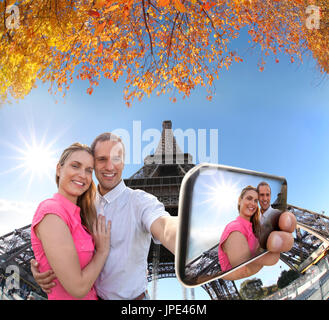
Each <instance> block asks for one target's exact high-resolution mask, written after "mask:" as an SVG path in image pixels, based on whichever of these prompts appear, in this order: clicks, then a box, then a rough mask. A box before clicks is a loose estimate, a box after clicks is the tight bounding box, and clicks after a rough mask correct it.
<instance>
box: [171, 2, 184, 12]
mask: <svg viewBox="0 0 329 320" xmlns="http://www.w3.org/2000/svg"><path fill="white" fill-rule="evenodd" d="M173 1H174V6H175V8H176V9H177V10H178V11H179V12H181V13H185V12H186V8H185V6H184V5H183V4H182V2H181V1H180V0H173Z"/></svg>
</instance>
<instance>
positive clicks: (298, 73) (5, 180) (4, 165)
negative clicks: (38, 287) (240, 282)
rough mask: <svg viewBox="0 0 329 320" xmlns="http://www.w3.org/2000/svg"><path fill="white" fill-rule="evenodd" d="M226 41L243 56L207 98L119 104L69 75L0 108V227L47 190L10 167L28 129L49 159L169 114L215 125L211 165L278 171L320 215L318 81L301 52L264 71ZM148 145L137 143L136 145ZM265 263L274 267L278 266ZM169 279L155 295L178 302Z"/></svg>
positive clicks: (328, 133) (325, 138)
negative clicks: (60, 91)
mask: <svg viewBox="0 0 329 320" xmlns="http://www.w3.org/2000/svg"><path fill="white" fill-rule="evenodd" d="M234 45H236V48H237V50H238V53H239V54H240V56H242V58H244V62H243V63H239V64H237V63H234V64H233V65H232V66H231V68H230V70H229V71H226V70H223V71H222V72H221V74H220V79H219V80H216V81H215V86H216V92H215V95H214V97H213V100H212V101H211V102H209V101H208V100H207V99H206V91H205V90H203V89H200V88H198V89H197V90H195V91H194V92H193V93H192V94H191V96H190V97H189V98H187V99H184V100H183V99H181V97H180V96H179V95H178V94H177V102H176V103H171V102H170V101H169V96H161V97H157V96H156V95H152V96H151V98H144V99H143V100H142V102H135V103H134V104H133V106H132V107H131V108H127V107H126V106H125V104H124V101H123V86H124V81H123V80H122V81H119V82H118V83H116V84H114V83H113V82H111V81H107V80H104V79H103V81H101V83H100V86H99V87H97V88H96V89H95V90H94V92H93V94H92V95H91V96H89V95H88V94H86V89H87V87H88V84H87V83H86V82H81V81H80V82H79V81H77V80H76V81H75V82H74V83H73V85H72V88H71V89H70V90H69V92H68V93H67V96H66V98H65V99H62V98H60V97H58V98H57V100H58V102H57V103H55V100H56V97H55V96H53V95H50V94H49V93H48V92H47V90H48V86H47V85H42V84H38V88H36V89H34V90H32V91H31V93H30V94H29V95H28V96H27V97H26V98H25V99H24V100H22V101H20V102H18V103H13V104H12V105H4V106H2V107H1V109H0V129H1V131H0V132H1V136H0V147H1V154H0V233H1V234H4V233H5V232H8V231H10V230H12V229H13V228H17V227H21V226H24V225H26V224H28V223H30V221H31V219H32V215H33V210H34V206H35V204H37V203H38V202H40V201H42V200H43V199H45V198H46V197H49V196H51V195H52V194H53V193H54V192H56V187H55V183H54V181H53V179H49V177H48V176H47V175H43V176H41V177H38V176H34V179H33V180H32V179H31V171H29V170H27V172H26V173H25V174H23V172H24V168H23V167H22V168H17V169H16V170H14V168H16V167H18V166H20V165H26V163H24V161H22V160H21V159H18V157H22V151H24V150H25V151H26V149H27V145H31V144H32V137H33V136H34V137H35V140H36V142H37V144H40V143H41V142H42V141H43V145H44V146H49V150H50V151H51V152H53V157H54V158H57V157H58V156H59V155H60V153H61V151H62V150H63V149H64V148H65V147H67V146H68V145H69V144H71V143H73V142H75V141H80V142H82V143H86V144H90V143H91V142H92V141H93V139H94V137H96V136H97V135H98V134H100V133H102V132H105V131H113V130H115V129H125V130H127V131H128V132H129V133H130V135H131V139H133V137H132V129H133V124H134V122H135V123H136V122H138V123H139V124H140V125H141V131H142V133H144V132H145V131H146V130H148V129H153V130H159V131H161V126H162V121H163V120H172V123H173V128H174V129H177V128H180V129H182V130H183V131H184V130H187V129H189V128H192V129H193V130H195V131H196V132H197V130H198V129H206V132H207V136H208V139H209V132H210V129H217V130H218V162H219V163H220V164H225V165H229V166H235V167H240V168H245V169H250V170H255V171H261V172H266V173H269V174H274V175H279V176H284V177H285V178H286V179H287V183H288V203H290V204H293V205H296V206H299V207H302V208H306V209H309V210H312V211H316V212H321V211H325V213H326V214H327V215H328V210H329V197H328V190H329V171H328V164H329V151H328V150H329V148H328V145H329V90H328V89H329V82H328V79H327V78H325V77H324V76H323V75H321V74H320V73H319V72H318V71H317V69H316V67H315V65H314V61H313V60H312V58H309V57H305V60H304V62H303V64H301V63H299V62H298V61H297V62H295V63H293V64H292V63H291V62H290V59H289V57H286V56H283V55H282V56H279V59H280V62H279V63H275V62H274V57H273V56H272V57H271V56H270V57H269V58H268V59H267V61H268V62H267V64H266V65H265V70H264V71H263V72H259V71H258V68H257V62H258V58H259V55H258V52H257V51H246V50H245V49H246V47H247V45H248V44H247V42H246V41H243V39H242V40H240V41H238V42H236V43H235V44H234ZM24 141H25V143H24ZM148 143H150V142H149V141H142V142H141V146H142V148H144V147H145V146H146V145H147V144H148ZM185 147H186V146H185ZM181 148H182V149H183V146H181ZM19 150H20V151H19ZM184 151H185V152H187V151H188V150H186V149H185V150H184ZM208 152H209V150H208ZM140 167H141V164H129V165H126V167H125V170H124V173H123V177H124V178H128V177H130V176H131V175H132V174H133V173H134V172H136V171H137V170H138V169H139V168H140ZM54 172H55V171H54V168H53V171H51V170H50V171H49V172H48V175H50V176H51V177H52V176H54ZM271 268H275V267H268V268H264V271H263V272H262V274H261V277H262V279H264V281H263V282H264V283H265V284H267V283H269V282H271V279H270V276H271V275H272V277H273V274H274V273H273V272H272V271H271V270H272V269H271ZM281 268H282V266H281ZM273 270H274V269H273ZM275 270H276V272H279V271H280V270H281V269H280V266H277V267H276V268H275ZM257 276H258V275H257ZM172 281H173V282H174V283H177V280H176V279H174V280H172ZM273 282H274V280H273ZM166 284H168V285H167V287H166ZM162 286H163V289H161V288H162ZM172 286H173V284H172V282H171V281H170V280H161V281H160V282H159V288H158V298H160V299H161V298H163V299H180V298H181V297H182V289H181V288H180V287H177V290H172V289H171V290H170V289H168V288H172ZM169 290H170V293H169ZM196 291H198V293H196V298H199V299H202V298H206V296H205V295H204V293H203V292H202V291H203V290H202V289H199V290H196ZM199 292H200V293H199Z"/></svg>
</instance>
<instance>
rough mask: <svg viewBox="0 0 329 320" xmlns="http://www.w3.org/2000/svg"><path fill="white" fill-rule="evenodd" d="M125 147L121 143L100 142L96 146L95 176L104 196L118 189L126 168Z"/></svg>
mask: <svg viewBox="0 0 329 320" xmlns="http://www.w3.org/2000/svg"><path fill="white" fill-rule="evenodd" d="M123 159H124V155H123V146H122V144H121V142H117V141H112V140H106V141H98V142H97V144H96V146H95V175H96V177H97V180H98V182H99V191H100V193H101V194H102V195H104V194H106V193H108V192H109V191H111V190H112V189H113V188H114V187H116V186H117V185H118V184H119V183H120V181H121V176H122V170H123V167H124V160H123Z"/></svg>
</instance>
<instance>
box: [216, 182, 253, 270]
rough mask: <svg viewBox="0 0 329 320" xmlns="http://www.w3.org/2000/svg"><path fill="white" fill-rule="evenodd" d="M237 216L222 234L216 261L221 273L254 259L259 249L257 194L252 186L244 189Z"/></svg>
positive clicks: (240, 197)
mask: <svg viewBox="0 0 329 320" xmlns="http://www.w3.org/2000/svg"><path fill="white" fill-rule="evenodd" d="M238 210H239V216H238V217H237V219H236V220H234V221H232V222H230V223H229V224H228V225H227V226H226V227H225V229H224V232H223V233H222V236H221V239H220V242H219V247H218V260H219V264H220V266H221V270H222V271H228V270H230V269H232V268H234V267H236V266H238V265H240V264H241V263H243V262H246V261H248V260H249V259H250V258H252V257H254V256H255V255H256V253H257V251H258V248H259V242H258V239H257V237H256V234H257V233H258V228H259V208H258V192H257V189H256V188H254V187H252V186H247V187H246V188H244V189H243V190H242V192H241V194H240V196H239V200H238Z"/></svg>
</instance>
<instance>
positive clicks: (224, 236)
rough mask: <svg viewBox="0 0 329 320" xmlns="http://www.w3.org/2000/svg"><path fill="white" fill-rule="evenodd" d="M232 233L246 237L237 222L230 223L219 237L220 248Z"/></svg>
mask: <svg viewBox="0 0 329 320" xmlns="http://www.w3.org/2000/svg"><path fill="white" fill-rule="evenodd" d="M234 231H239V232H241V233H242V234H243V235H244V236H245V237H246V234H245V231H244V229H243V227H242V226H241V224H240V223H238V222H237V221H232V222H230V223H229V224H228V225H227V226H226V227H225V229H224V231H223V233H222V235H221V238H220V241H219V245H220V246H222V245H223V243H224V242H225V241H226V240H227V238H228V237H229V235H230V234H231V233H232V232H234Z"/></svg>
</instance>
